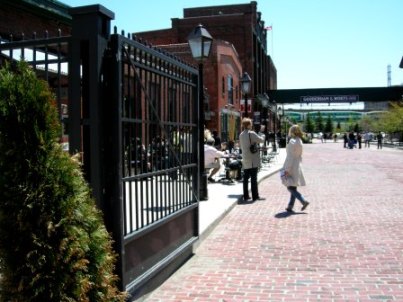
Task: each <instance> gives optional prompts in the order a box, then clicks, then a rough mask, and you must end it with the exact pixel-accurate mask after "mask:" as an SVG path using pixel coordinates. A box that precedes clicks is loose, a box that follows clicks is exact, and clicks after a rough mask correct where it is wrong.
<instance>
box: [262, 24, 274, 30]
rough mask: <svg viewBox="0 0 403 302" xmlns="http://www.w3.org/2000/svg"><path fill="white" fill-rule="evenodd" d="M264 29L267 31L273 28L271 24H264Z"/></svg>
mask: <svg viewBox="0 0 403 302" xmlns="http://www.w3.org/2000/svg"><path fill="white" fill-rule="evenodd" d="M264 29H265V30H267V31H270V30H272V29H273V25H270V26H266V27H265V28H264Z"/></svg>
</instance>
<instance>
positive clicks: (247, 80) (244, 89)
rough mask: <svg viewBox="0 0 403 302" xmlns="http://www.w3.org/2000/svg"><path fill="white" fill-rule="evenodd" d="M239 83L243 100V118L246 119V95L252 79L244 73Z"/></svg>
mask: <svg viewBox="0 0 403 302" xmlns="http://www.w3.org/2000/svg"><path fill="white" fill-rule="evenodd" d="M240 82H241V89H242V92H243V94H244V98H245V105H244V106H245V117H248V93H249V91H250V83H251V82H252V79H251V78H250V76H249V74H248V73H247V72H246V71H245V72H244V73H243V75H242V78H241V80H240Z"/></svg>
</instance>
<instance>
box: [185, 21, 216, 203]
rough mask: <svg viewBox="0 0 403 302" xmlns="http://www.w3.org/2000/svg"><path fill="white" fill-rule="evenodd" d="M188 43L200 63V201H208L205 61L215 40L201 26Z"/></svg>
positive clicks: (191, 34)
mask: <svg viewBox="0 0 403 302" xmlns="http://www.w3.org/2000/svg"><path fill="white" fill-rule="evenodd" d="M188 43H189V47H190V50H191V52H192V56H193V58H194V59H195V60H196V61H198V62H199V99H198V101H199V114H198V118H199V119H198V128H199V175H200V177H199V200H207V199H208V191H207V173H206V169H205V168H204V121H205V116H204V90H203V61H204V60H205V59H207V58H208V56H209V55H210V50H211V45H212V44H213V38H212V37H211V35H210V34H209V32H208V31H207V29H205V28H204V27H203V25H201V24H199V25H198V26H197V27H196V28H195V29H194V30H193V31H192V32H191V33H190V34H189V36H188Z"/></svg>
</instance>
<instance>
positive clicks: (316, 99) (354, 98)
mask: <svg viewBox="0 0 403 302" xmlns="http://www.w3.org/2000/svg"><path fill="white" fill-rule="evenodd" d="M359 101H360V96H359V95H316V96H301V103H352V102H359Z"/></svg>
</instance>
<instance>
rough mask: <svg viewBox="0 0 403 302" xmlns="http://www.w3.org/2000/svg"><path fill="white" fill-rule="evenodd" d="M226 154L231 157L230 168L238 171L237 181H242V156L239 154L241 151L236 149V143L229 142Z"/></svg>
mask: <svg viewBox="0 0 403 302" xmlns="http://www.w3.org/2000/svg"><path fill="white" fill-rule="evenodd" d="M224 153H225V154H227V155H228V156H230V158H229V159H228V164H227V166H228V168H229V169H230V170H235V171H237V173H236V180H242V156H241V155H240V153H239V149H236V148H235V142H234V141H229V142H228V144H227V146H226V150H225V151H224Z"/></svg>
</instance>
